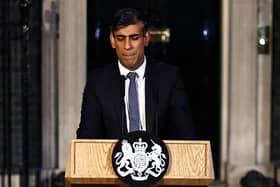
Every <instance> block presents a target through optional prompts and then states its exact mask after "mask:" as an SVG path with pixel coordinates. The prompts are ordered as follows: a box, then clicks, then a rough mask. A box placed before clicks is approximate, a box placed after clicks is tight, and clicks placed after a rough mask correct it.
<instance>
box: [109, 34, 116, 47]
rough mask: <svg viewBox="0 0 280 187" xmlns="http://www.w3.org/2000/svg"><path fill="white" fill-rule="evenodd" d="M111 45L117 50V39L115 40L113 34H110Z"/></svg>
mask: <svg viewBox="0 0 280 187" xmlns="http://www.w3.org/2000/svg"><path fill="white" fill-rule="evenodd" d="M110 43H111V46H112V48H116V45H115V39H114V36H113V33H112V32H111V33H110Z"/></svg>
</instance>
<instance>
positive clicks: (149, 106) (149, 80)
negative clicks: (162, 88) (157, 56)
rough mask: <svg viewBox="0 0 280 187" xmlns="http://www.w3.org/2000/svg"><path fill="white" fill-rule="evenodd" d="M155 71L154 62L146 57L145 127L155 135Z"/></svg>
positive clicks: (156, 130) (156, 99)
mask: <svg viewBox="0 0 280 187" xmlns="http://www.w3.org/2000/svg"><path fill="white" fill-rule="evenodd" d="M157 78H158V76H157V71H156V70H155V69H154V64H153V63H152V62H151V61H149V60H148V59H147V65H146V70H145V87H146V88H145V100H146V101H145V102H146V106H145V109H146V128H147V131H149V132H150V133H151V134H153V135H157V133H158V129H157V128H158V127H157V125H158V124H156V123H157V118H158V117H157V115H158V111H157V105H158V103H157V102H158V94H157V93H158V87H157V84H156V83H157Z"/></svg>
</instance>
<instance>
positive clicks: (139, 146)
mask: <svg viewBox="0 0 280 187" xmlns="http://www.w3.org/2000/svg"><path fill="white" fill-rule="evenodd" d="M147 147H148V144H147V142H142V138H139V141H138V142H134V143H133V148H134V150H135V152H146V149H147Z"/></svg>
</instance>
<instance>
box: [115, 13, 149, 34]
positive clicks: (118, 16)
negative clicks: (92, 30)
mask: <svg viewBox="0 0 280 187" xmlns="http://www.w3.org/2000/svg"><path fill="white" fill-rule="evenodd" d="M138 22H142V23H143V25H144V27H143V33H145V32H146V31H147V29H148V24H147V21H146V19H145V15H144V14H142V13H141V12H140V11H139V10H136V9H133V8H123V9H120V10H118V11H117V12H116V13H115V15H114V17H113V20H112V24H111V28H110V29H111V32H115V31H117V30H119V29H121V28H123V27H126V26H128V25H134V24H137V23H138Z"/></svg>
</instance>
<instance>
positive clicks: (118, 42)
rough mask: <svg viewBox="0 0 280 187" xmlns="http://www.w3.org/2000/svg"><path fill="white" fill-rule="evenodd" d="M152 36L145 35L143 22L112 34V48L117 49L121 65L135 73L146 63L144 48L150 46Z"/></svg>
mask: <svg viewBox="0 0 280 187" xmlns="http://www.w3.org/2000/svg"><path fill="white" fill-rule="evenodd" d="M149 41H150V34H149V33H148V32H146V33H145V35H144V34H143V24H142V23H141V22H139V23H137V24H134V25H128V26H127V27H124V28H121V29H119V30H117V31H115V32H114V33H111V34H110V42H111V45H112V48H115V49H116V53H117V56H118V58H119V60H120V62H121V64H122V65H123V66H124V67H126V68H127V69H129V70H131V71H134V70H135V69H137V68H138V67H139V66H140V65H141V64H143V62H144V48H145V46H148V44H149Z"/></svg>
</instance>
